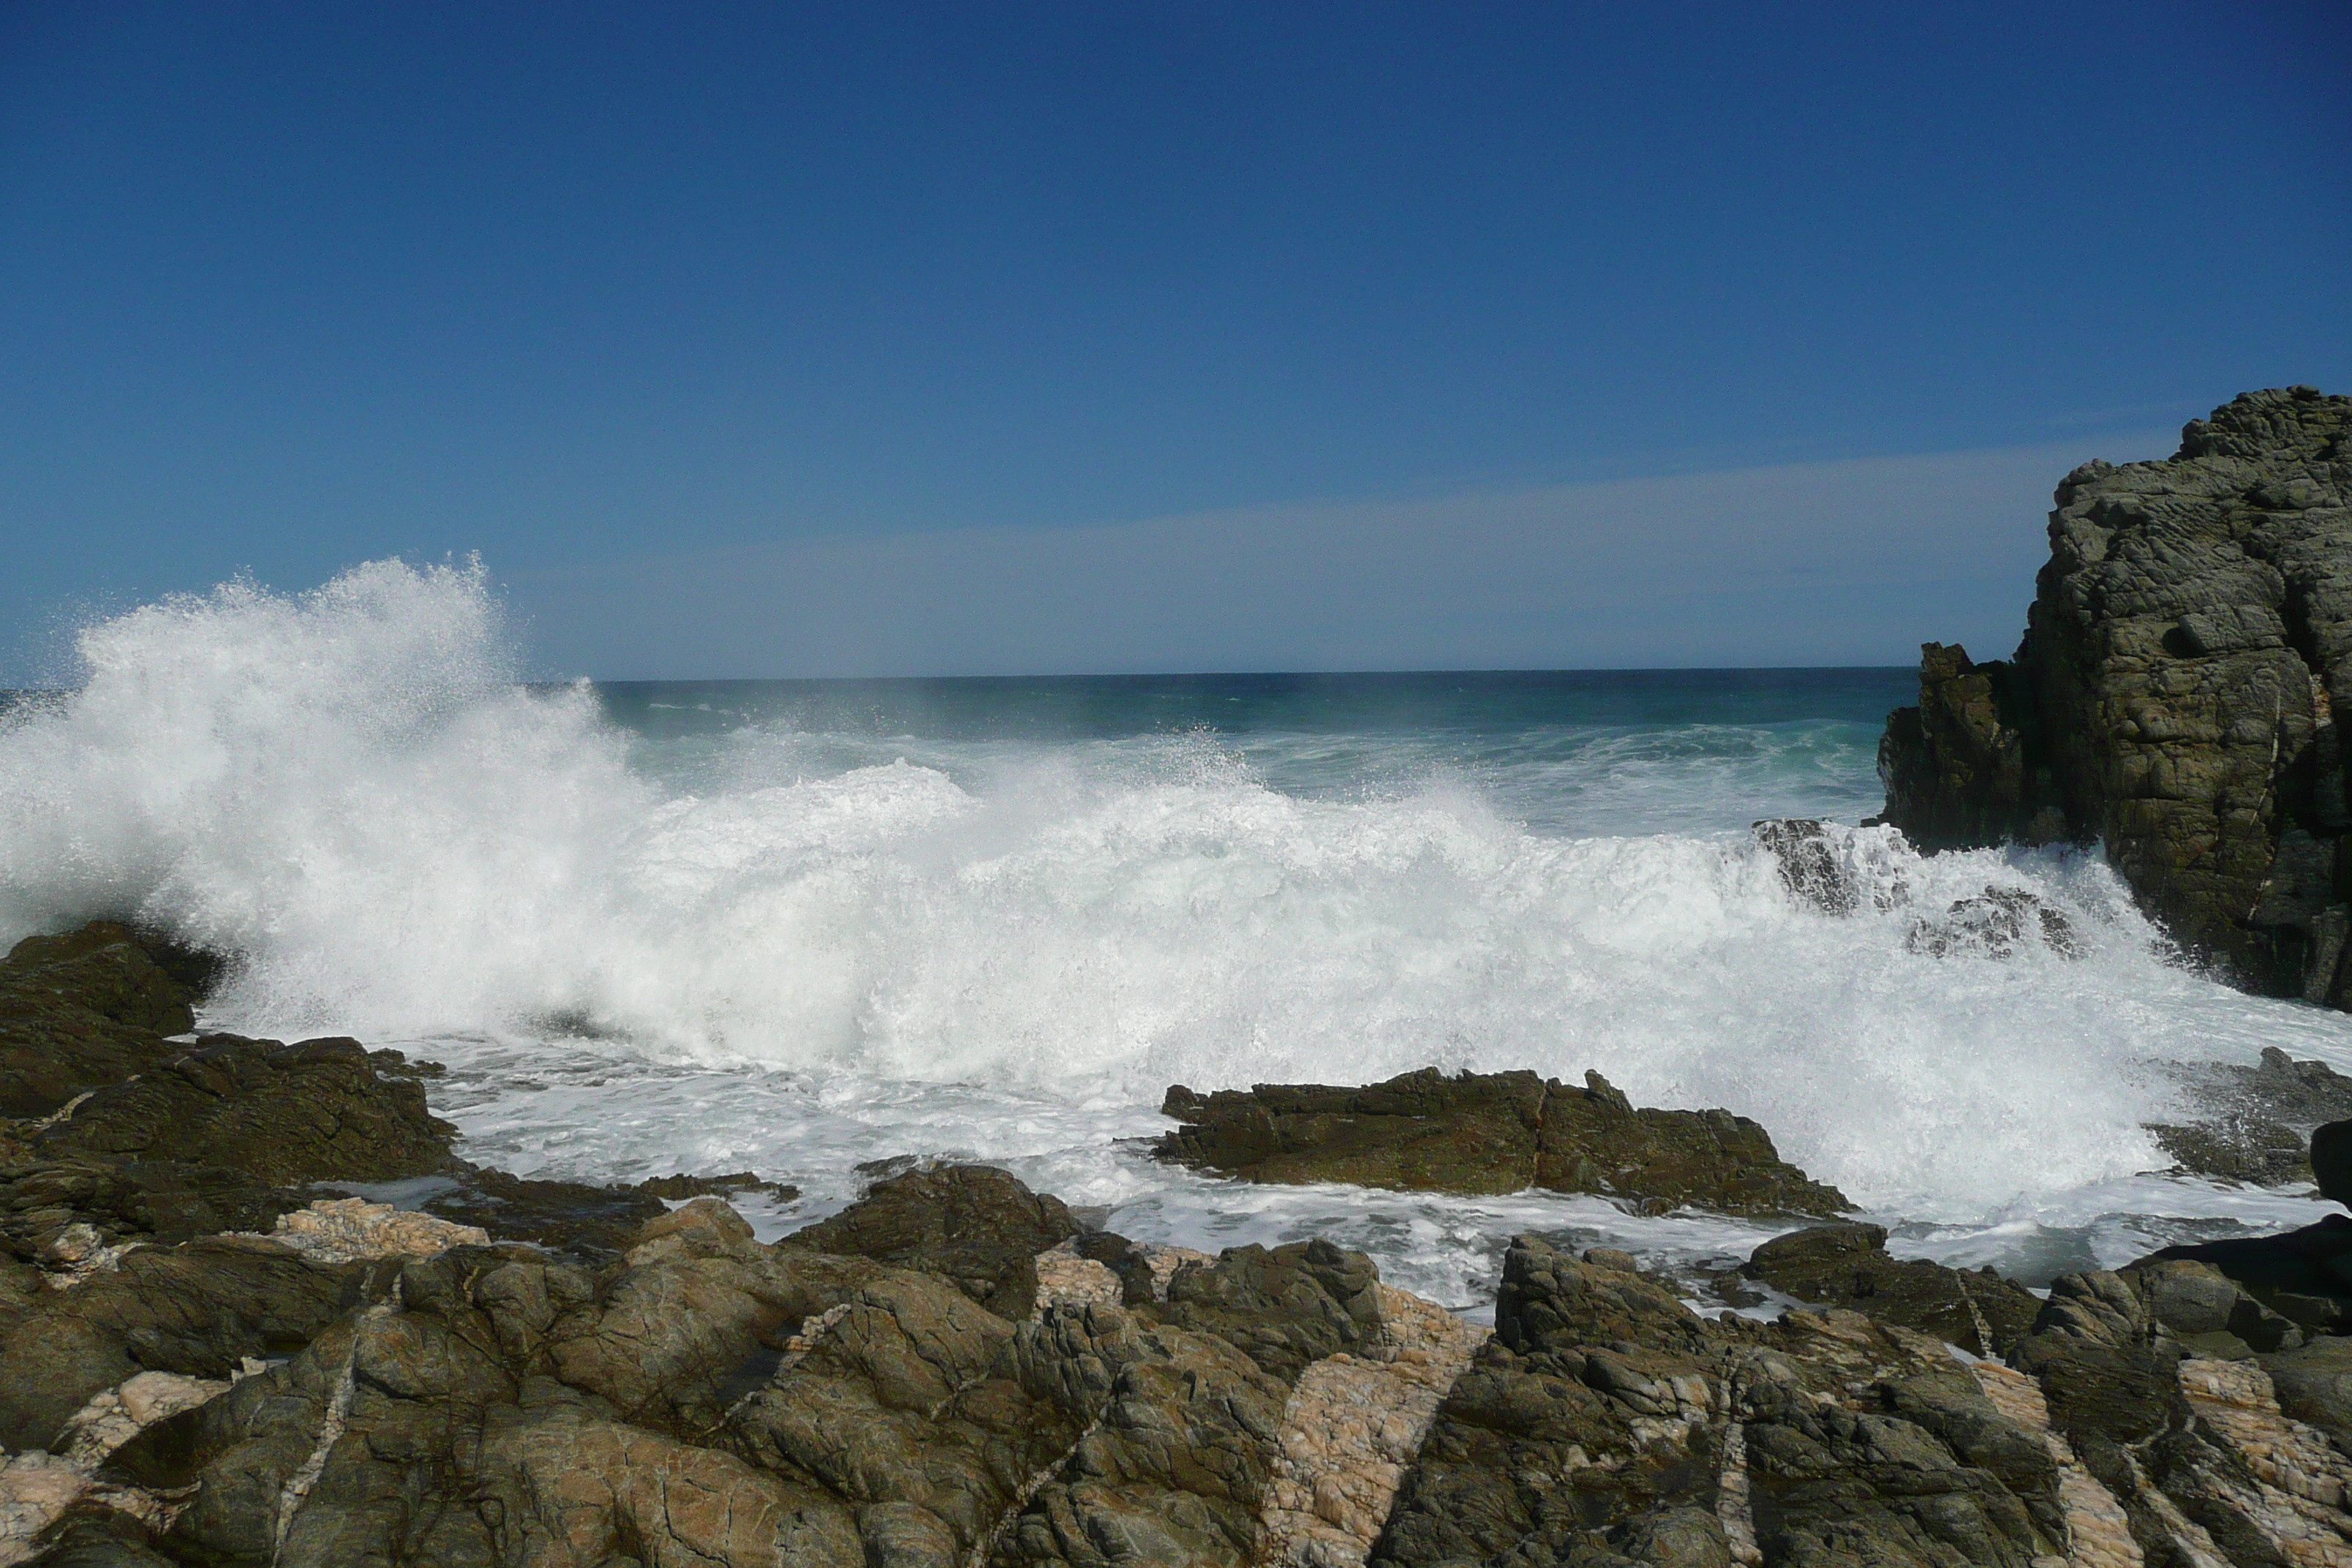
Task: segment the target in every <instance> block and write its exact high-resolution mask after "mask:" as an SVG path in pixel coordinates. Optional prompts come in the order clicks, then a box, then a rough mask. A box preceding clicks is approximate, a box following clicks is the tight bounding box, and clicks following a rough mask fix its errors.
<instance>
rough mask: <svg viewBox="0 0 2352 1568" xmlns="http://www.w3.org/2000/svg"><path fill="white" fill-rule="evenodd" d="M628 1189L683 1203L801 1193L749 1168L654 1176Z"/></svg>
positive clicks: (786, 1198)
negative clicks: (719, 1173) (722, 1172)
mask: <svg viewBox="0 0 2352 1568" xmlns="http://www.w3.org/2000/svg"><path fill="white" fill-rule="evenodd" d="M629 1190H630V1191H632V1192H635V1193H641V1194H644V1195H645V1196H646V1197H649V1198H660V1199H662V1200H663V1201H664V1202H666V1203H682V1202H684V1201H685V1200H686V1199H688V1198H723V1197H726V1196H728V1195H730V1194H735V1193H742V1194H756V1195H758V1196H761V1197H764V1198H769V1199H772V1200H773V1201H775V1202H777V1203H780V1204H788V1203H791V1202H792V1201H793V1199H794V1198H797V1197H799V1196H800V1195H801V1190H800V1189H799V1188H798V1187H795V1186H793V1185H792V1184H789V1183H786V1182H771V1181H768V1180H766V1179H765V1178H764V1177H761V1176H758V1175H755V1174H753V1173H751V1172H750V1171H735V1172H731V1173H729V1174H726V1175H723V1176H689V1175H676V1176H655V1177H653V1178H651V1179H650V1180H647V1181H643V1182H639V1183H637V1184H635V1186H634V1187H632V1188H630V1189H629Z"/></svg>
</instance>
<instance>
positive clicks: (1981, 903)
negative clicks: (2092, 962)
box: [1903, 886, 2083, 958]
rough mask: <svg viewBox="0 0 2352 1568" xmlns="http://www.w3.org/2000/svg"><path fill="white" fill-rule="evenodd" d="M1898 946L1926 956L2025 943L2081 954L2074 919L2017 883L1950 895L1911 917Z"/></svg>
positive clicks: (2005, 952)
mask: <svg viewBox="0 0 2352 1568" xmlns="http://www.w3.org/2000/svg"><path fill="white" fill-rule="evenodd" d="M1903 946H1904V949H1905V950H1906V952H1919V953H1925V954H1927V956H1928V957H1930V958H1949V957H1952V956H1954V955H1955V954H1959V953H1968V954H1973V955H1975V956H1978V957H1981V958H2008V957H2010V956H2011V955H2012V954H2014V953H2015V952H2017V951H2018V950H2019V949H2020V948H2021V947H2028V946H2036V947H2044V948H2047V949H2049V950H2050V951H2051V952H2054V953H2056V954H2057V955H2058V956H2059V957H2061V958H2080V957H2082V956H2083V945H2082V942H2080V941H2079V940H2078V939H2077V938H2076V937H2075V935H2074V923H2073V922H2072V921H2069V920H2067V918H2066V917H2065V916H2064V915H2063V914H2061V913H2059V912H2058V911H2057V910H2053V909H2052V908H2051V907H2050V906H2049V905H2048V904H2045V903H2043V902H2042V900H2041V899H2040V898H2039V897H2038V896H2036V895H2035V894H2032V893H2030V892H2027V891H2026V890H2025V889H2022V888H1999V887H1991V886H1988V887H1987V888H1986V889H1985V890H1984V892H1983V894H1982V895H1981V896H1980V897H1978V898H1973V899H1955V900H1952V902H1951V904H1950V906H1949V907H1948V908H1947V909H1946V910H1944V912H1943V913H1942V914H1940V915H1937V916H1932V917H1923V918H1921V919H1919V920H1916V921H1912V922H1911V929H1910V931H1908V932H1906V933H1905V935H1904V938H1903Z"/></svg>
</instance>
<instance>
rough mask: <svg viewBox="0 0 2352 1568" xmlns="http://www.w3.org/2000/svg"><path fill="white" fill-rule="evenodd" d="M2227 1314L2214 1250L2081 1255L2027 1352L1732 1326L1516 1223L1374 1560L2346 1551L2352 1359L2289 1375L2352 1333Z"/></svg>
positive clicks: (2012, 1557)
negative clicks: (2343, 1384) (2286, 1345)
mask: <svg viewBox="0 0 2352 1568" xmlns="http://www.w3.org/2000/svg"><path fill="white" fill-rule="evenodd" d="M2184 1275H2194V1279H2189V1280H2186V1281H2184V1279H2183V1278H2182V1276H2184ZM1865 1300H1867V1299H1865ZM2217 1310H2218V1311H2219V1312H2220V1313H2221V1319H2222V1321H2230V1320H2231V1317H2232V1315H2233V1314H2236V1315H2237V1316H2238V1317H2240V1318H2242V1317H2243V1316H2244V1315H2243V1313H2242V1312H2240V1311H2239V1303H2238V1296H2237V1293H2236V1292H2235V1291H2234V1289H2232V1288H2231V1286H2230V1284H2229V1282H2228V1281H2227V1280H2224V1279H2221V1277H2220V1276H2219V1275H2216V1274H2212V1273H2211V1272H2210V1270H2203V1269H2202V1268H2201V1266H2199V1265H2194V1264H2169V1265H2161V1266H2156V1267H2153V1268H2147V1269H2142V1270H2137V1271H2131V1272H2127V1273H2126V1274H2123V1275H2117V1274H2104V1273H2102V1274H2091V1275H2069V1276H2066V1277H2064V1278H2063V1279H2060V1280H2059V1281H2058V1282H2057V1284H2056V1285H2055V1286H2054V1287H2053V1289H2052V1292H2051V1297H2050V1300H2049V1301H2048V1302H2047V1303H2046V1304H2044V1305H2043V1306H2042V1308H2041V1309H2040V1310H2039V1311H2038V1312H2037V1315H2036V1317H2035V1320H2034V1321H2033V1323H2032V1328H2031V1331H2029V1332H2027V1333H2026V1334H2025V1335H2023V1336H2022V1337H2021V1339H2020V1340H2019V1341H2018V1342H2017V1343H2016V1345H2015V1347H2014V1348H2013V1350H2012V1351H2011V1357H2010V1364H2007V1365H2004V1364H2001V1363H1995V1362H1985V1361H1979V1360H1976V1359H1975V1358H1972V1357H1968V1356H1964V1355H1958V1354H1956V1353H1955V1352H1954V1348H1953V1347H1952V1346H1950V1345H1949V1344H1948V1342H1946V1341H1944V1340H1942V1339H1940V1338H1938V1337H1937V1336H1935V1335H1933V1334H1928V1333H1921V1332H1919V1331H1916V1330H1912V1329H1908V1328H1905V1327H1903V1326H1901V1325H1900V1324H1898V1323H1895V1322H1894V1321H1888V1320H1887V1319H1885V1318H1874V1317H1871V1316H1868V1315H1865V1314H1864V1313H1863V1312H1860V1311H1855V1310H1850V1309H1846V1308H1834V1307H1833V1308H1829V1309H1827V1310H1821V1311H1814V1310H1803V1309H1800V1310H1790V1311H1789V1312H1787V1313H1786V1314H1785V1315H1784V1316H1782V1317H1781V1318H1780V1319H1779V1320H1778V1321H1774V1322H1770V1323H1759V1322H1754V1321H1748V1320H1746V1319H1742V1318H1738V1317H1737V1316H1735V1315H1733V1314H1730V1313H1726V1314H1724V1315H1723V1316H1722V1317H1721V1318H1719V1319H1717V1320H1714V1321H1709V1320H1706V1319H1703V1318H1700V1317H1698V1316H1696V1315H1695V1314H1693V1313H1692V1312H1691V1311H1690V1310H1688V1309H1687V1308H1686V1307H1685V1306H1684V1305H1683V1303H1682V1302H1680V1301H1679V1300H1676V1299H1675V1294H1674V1292H1673V1290H1672V1289H1670V1288H1668V1287H1667V1286H1666V1285H1665V1283H1664V1281H1660V1280H1656V1279H1652V1278H1649V1277H1647V1276H1644V1275H1641V1274H1638V1273H1633V1272H1630V1271H1627V1270H1625V1269H1622V1268H1614V1267H1608V1266H1605V1265H1603V1264H1601V1263H1598V1262H1592V1261H1579V1260H1577V1259H1576V1258H1570V1256H1568V1255H1567V1254H1564V1253H1561V1252H1558V1251H1556V1250H1554V1249H1552V1248H1550V1247H1547V1246H1545V1245H1544V1244H1542V1243H1541V1242H1539V1241H1538V1240H1535V1239H1533V1238H1527V1237H1523V1238H1521V1239H1520V1240H1519V1241H1517V1243H1515V1244H1514V1245H1513V1247H1512V1248H1511V1251H1510V1253H1509V1255H1508V1257H1507V1258H1506V1260H1505V1265H1504V1278H1503V1285H1502V1289H1501V1292H1500V1294H1499V1296H1498V1298H1497V1300H1496V1331H1495V1335H1494V1338H1493V1339H1492V1340H1491V1341H1489V1342H1487V1343H1486V1346H1485V1347H1483V1348H1482V1349H1481V1350H1480V1351H1479V1352H1477V1354H1476V1355H1475V1358H1474V1359H1473V1361H1472V1363H1471V1365H1470V1368H1469V1370H1468V1371H1466V1372H1465V1373H1464V1374H1463V1376H1462V1377H1461V1379H1460V1380H1459V1381H1458V1382H1456V1384H1454V1389H1453V1391H1452V1393H1451V1394H1448V1395H1447V1397H1446V1399H1445V1401H1444V1404H1443V1405H1441V1406H1440V1408H1439V1411H1438V1415H1437V1419H1436V1422H1435V1424H1434V1426H1433V1429H1432V1431H1431V1434H1430V1436H1429V1438H1428V1440H1427V1441H1426V1442H1425V1443H1424V1445H1423V1448H1422V1452H1421V1454H1420V1456H1419V1458H1417V1459H1416V1460H1415V1462H1414V1464H1413V1465H1412V1467H1411V1468H1409V1469H1408V1471H1407V1474H1406V1478H1405V1481H1404V1484H1403V1487H1402V1489H1401V1491H1400V1493H1399V1496H1398V1500H1397V1502H1396V1504H1395V1507H1394V1510H1393V1511H1392V1512H1391V1515H1390V1519H1389V1521H1388V1524H1387V1527H1386V1528H1385V1530H1384V1531H1382V1533H1381V1538H1380V1540H1379V1542H1377V1544H1376V1545H1375V1546H1374V1548H1373V1551H1372V1553H1371V1556H1370V1562H1371V1563H1374V1564H1376V1565H1377V1564H1389V1563H1394V1564H1398V1565H1399V1568H1423V1565H1430V1568H1433V1565H1435V1564H1439V1563H1481V1564H1486V1565H1488V1568H1517V1565H1518V1564H1523V1563H1563V1564H1570V1565H1574V1568H1628V1565H1630V1564H1642V1563H1646V1564H1674V1565H1676V1568H1702V1565H1706V1568H1729V1565H1730V1564H1732V1563H1764V1564H1773V1565H1779V1564H1790V1565H1795V1564H1806V1565H1811V1564H1830V1563H1840V1564H1843V1563H1854V1564H1862V1563H1870V1564H1885V1565H1898V1568H1900V1565H1917V1568H1928V1565H1931V1564H1932V1565H1936V1568H1949V1565H1953V1564H1959V1563H1971V1564H2000V1565H2004V1568H2011V1565H2013V1568H2045V1565H2055V1564H2060V1563H2078V1564H2116V1565H2121V1564H2127V1563H2129V1564H2137V1563H2166V1564H2195V1565H2200V1568H2220V1565H2221V1564H2239V1563H2279V1564H2286V1563H2295V1564H2302V1563H2313V1564H2317V1563H2341V1562H2345V1561H2347V1560H2352V1514H2347V1512H2346V1511H2345V1502H2346V1500H2347V1495H2352V1494H2348V1493H2347V1481H2352V1462H2347V1459H2346V1458H2345V1452H2346V1444H2347V1438H2352V1432H2347V1431H2346V1430H2345V1429H2344V1428H2343V1426H2341V1418H2340V1414H2339V1413H2340V1411H2341V1408H2342V1405H2341V1401H2340V1397H2337V1396H2336V1388H2337V1387H2338V1386H2339V1385H2337V1384H2334V1383H2333V1382H2332V1381H2331V1378H2332V1376H2333V1372H2332V1369H2333V1367H2334V1366H2336V1364H2339V1363H2336V1362H2334V1361H2333V1360H2331V1361H2329V1362H2328V1363H2327V1365H2326V1368H2312V1369H2309V1370H2305V1371H2301V1372H2300V1376H2301V1383H2300V1384H2296V1382H2295V1380H2296V1379H2297V1377H2298V1372H2299V1369H2298V1368H2297V1367H2296V1365H2295V1359H2294V1358H2296V1357H2297V1356H2304V1357H2309V1356H2312V1355H2314V1354H2315V1353H2316V1354H2325V1355H2327V1356H2329V1357H2332V1356H2333V1354H2334V1352H2335V1350H2336V1348H2337V1347H2339V1346H2341V1345H2342V1343H2343V1342H2321V1344H2320V1345H2318V1346H2304V1347H2299V1348H2297V1349H2294V1350H2288V1351H2285V1352H2278V1353H2272V1354H2257V1353H2255V1352H2252V1351H2251V1350H2250V1349H2249V1348H2248V1347H2247V1346H2246V1345H2245V1344H2244V1343H2243V1342H2238V1341H2236V1340H2235V1339H2234V1336H2228V1333H2227V1331H2226V1330H2221V1331H2213V1330H2212V1329H2211V1328H2210V1323H2211V1321H2212V1320H2213V1316H2214V1313H2215V1312H2216V1311H2217ZM2247 1321H2249V1323H2250V1325H2251V1320H2247ZM2176 1324H2178V1325H2179V1328H2180V1330H2181V1331H2185V1332H2188V1333H2190V1334H2194V1335H2200V1336H2203V1337H2202V1338H2201V1340H2200V1345H2201V1346H2202V1347H2203V1349H2204V1350H2205V1351H2206V1352H2207V1353H2191V1347H2190V1346H2189V1344H2188V1343H2185V1342H2184V1340H2183V1338H2182V1335H2181V1332H2177V1331H2176V1327H2175V1325H2176ZM2273 1367H2276V1368H2277V1369H2278V1370H2277V1371H2275V1372H2274V1371H2273ZM2314 1384H2326V1386H2327V1388H2328V1397H2322V1398H2319V1399H2313V1400H2308V1401H2303V1402H2301V1403H2298V1400H2299V1397H2300V1396H2298V1395H2296V1394H2291V1393H2290V1392H2289V1390H2290V1389H2291V1388H2293V1387H2296V1386H2310V1385H2314ZM2330 1397H2333V1398H2335V1403H2334V1404H2333V1405H2331V1404H2330V1403H2329V1398H2330ZM2312 1417H2318V1420H2314V1419H2312ZM2321 1422H2326V1423H2329V1424H2328V1425H2321V1424H2320V1423H2321Z"/></svg>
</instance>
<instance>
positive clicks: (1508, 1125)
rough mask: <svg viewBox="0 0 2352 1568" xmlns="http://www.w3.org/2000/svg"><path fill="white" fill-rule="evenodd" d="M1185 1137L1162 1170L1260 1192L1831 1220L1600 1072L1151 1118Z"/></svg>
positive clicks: (1425, 1073) (1208, 1099)
mask: <svg viewBox="0 0 2352 1568" xmlns="http://www.w3.org/2000/svg"><path fill="white" fill-rule="evenodd" d="M1161 1110H1163V1112H1164V1113H1165V1114H1167V1115H1170V1116H1172V1117H1176V1118H1178V1119H1180V1120H1181V1121H1184V1122H1186V1123H1187V1125H1185V1126H1183V1127H1181V1128H1179V1129H1177V1130H1176V1131H1173V1132H1171V1133H1168V1134H1167V1135H1166V1136H1164V1137H1163V1138H1161V1139H1160V1143H1159V1145H1158V1148H1157V1150H1156V1152H1157V1153H1158V1154H1159V1155H1160V1158H1161V1159H1165V1160H1173V1161H1178V1162H1181V1163H1185V1164H1190V1165H1198V1166H1202V1167H1204V1168H1206V1169H1209V1170H1213V1171H1217V1172H1220V1173H1225V1174H1229V1175H1236V1176H1242V1177H1245V1178H1247V1179H1249V1180H1252V1181H1260V1182H1292V1183H1296V1182H1353V1183H1357V1184H1361V1185H1364V1186H1378V1187H1392V1188H1398V1189H1402V1190H1408V1191H1411V1190H1421V1191H1437V1192H1455V1193H1508V1192H1518V1191H1522V1190H1524V1189H1526V1188H1528V1187H1549V1188H1551V1189H1554V1190H1556V1191H1560V1192H1580V1193H1598V1194H1604V1195H1607V1196H1610V1197H1614V1198H1618V1199H1621V1200H1623V1201H1625V1202H1628V1203H1631V1204H1635V1205H1643V1206H1646V1207H1651V1208H1655V1209H1658V1210H1660V1211H1663V1210H1664V1209H1667V1208H1672V1207H1675V1206H1678V1205H1685V1204H1694V1205H1699V1206H1702V1207H1706V1208H1712V1209H1717V1210H1720V1211H1722V1212H1725V1213H1730V1214H1812V1215H1834V1214H1839V1213H1843V1212H1844V1211H1846V1210H1848V1209H1851V1208H1852V1207H1853V1205H1851V1204H1849V1203H1848V1202H1847V1201H1846V1200H1845V1197H1844V1195H1843V1194H1841V1193H1839V1192H1838V1191H1837V1190H1836V1189H1835V1188H1834V1187H1829V1186H1824V1185H1822V1184H1820V1183H1817V1182H1814V1181H1812V1180H1811V1179H1810V1178H1809V1177H1807V1176H1806V1175H1805V1173H1803V1172H1802V1171H1800V1170H1798V1169H1797V1168H1796V1167H1795V1166H1793V1165H1790V1164H1788V1163H1785V1162H1783V1161H1782V1160H1781V1159H1780V1155H1779V1152H1778V1151H1776V1150H1775V1149H1774V1148H1773V1146H1772V1140H1771V1137H1770V1135H1769V1134H1768V1133H1767V1132H1766V1131H1764V1129H1763V1128H1761V1127H1759V1125H1757V1124H1756V1123H1755V1122H1753V1121H1748V1119H1747V1118H1745V1117H1741V1116H1734V1115H1732V1114H1731V1113H1730V1112H1729V1111H1727V1110H1651V1109H1647V1108H1642V1109H1636V1108H1635V1107H1634V1106H1633V1104H1632V1103H1631V1102H1630V1101H1629V1100H1626V1098H1625V1096H1624V1095H1623V1094H1622V1093H1620V1092H1619V1091H1618V1090H1617V1089H1614V1088H1612V1086H1611V1085H1610V1083H1609V1081H1608V1080H1607V1079H1603V1078H1602V1077H1601V1075H1600V1074H1599V1073H1591V1072H1589V1073H1587V1074H1586V1075H1585V1082H1584V1086H1583V1087H1582V1088H1581V1089H1575V1088H1570V1087H1567V1086H1565V1085H1563V1084H1561V1083H1560V1082H1559V1080H1557V1079H1551V1080H1546V1079H1541V1078H1538V1077H1537V1076H1536V1075H1535V1074H1534V1073H1530V1072H1507V1073H1463V1074H1459V1075H1456V1076H1454V1077H1450V1078H1449V1077H1448V1076H1446V1075H1445V1074H1444V1073H1442V1072H1439V1071H1437V1070H1436V1069H1435V1068H1424V1069H1423V1070H1421V1071H1419V1072H1412V1073H1407V1074H1405V1075H1403V1076H1402V1077H1400V1078H1395V1079H1390V1080H1388V1081H1387V1082H1385V1083H1379V1084H1373V1085H1370V1086H1369V1087H1367V1088H1363V1089H1338V1088H1331V1087H1328V1086H1325V1085H1321V1084H1295V1085H1284V1084H1260V1085H1258V1086H1257V1087H1255V1089H1251V1090H1250V1091H1249V1092H1248V1093H1246V1094H1244V1093H1242V1092H1240V1091H1238V1090H1233V1089H1221V1090H1218V1091H1217V1092H1216V1093H1213V1094H1209V1095H1198V1094H1194V1093H1193V1092H1192V1090H1190V1089H1185V1088H1184V1087H1183V1086H1181V1085H1178V1086H1177V1087H1175V1088H1173V1089H1170V1090H1169V1091H1168V1096H1167V1099H1166V1101H1165V1102H1164V1104H1163V1105H1162V1107H1161Z"/></svg>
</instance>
